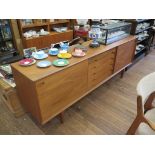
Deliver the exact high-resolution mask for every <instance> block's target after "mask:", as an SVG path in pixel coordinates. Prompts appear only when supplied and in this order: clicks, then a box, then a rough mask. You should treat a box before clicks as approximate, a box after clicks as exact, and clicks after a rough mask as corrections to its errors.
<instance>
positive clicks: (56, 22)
mask: <svg viewBox="0 0 155 155" xmlns="http://www.w3.org/2000/svg"><path fill="white" fill-rule="evenodd" d="M23 21H24V20H18V27H19V30H20V35H21V38H22V42H23V46H24V48H30V47H36V48H37V49H40V48H46V47H50V45H51V44H52V43H58V42H60V41H66V40H72V39H73V30H71V28H70V20H67V19H53V21H52V22H51V20H50V19H40V20H39V22H38V19H30V20H28V24H27V23H26V20H25V23H24V24H23ZM29 21H31V22H30V23H29ZM55 27H57V28H59V27H67V31H65V32H56V31H54V29H53V28H55ZM41 29H44V30H45V31H48V32H49V34H48V35H42V36H39V37H31V38H25V37H24V36H23V33H25V32H27V31H29V30H35V31H36V32H39V31H40V30H41Z"/></svg>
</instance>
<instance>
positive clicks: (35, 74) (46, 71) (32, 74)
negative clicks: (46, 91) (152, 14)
mask: <svg viewBox="0 0 155 155" xmlns="http://www.w3.org/2000/svg"><path fill="white" fill-rule="evenodd" d="M134 39H136V38H135V36H132V35H130V36H129V37H127V38H125V39H122V40H120V41H117V42H115V43H112V44H110V45H106V46H105V45H100V47H97V48H90V47H89V44H90V42H91V41H87V42H85V43H83V45H84V46H86V47H87V48H88V51H87V53H86V56H84V57H81V58H77V57H72V58H70V59H68V60H69V65H68V66H65V67H55V66H50V67H48V68H38V67H37V66H36V64H34V65H32V66H28V67H23V66H20V65H19V62H16V63H12V64H11V67H12V68H13V69H15V70H17V71H18V72H20V73H21V74H23V75H24V76H25V77H27V78H28V79H29V80H31V81H38V80H40V79H42V78H45V77H47V76H49V75H52V74H54V73H56V72H58V71H61V70H64V69H66V68H68V67H71V66H73V65H75V64H78V63H80V62H82V61H84V60H88V59H89V58H91V57H94V56H96V55H98V54H101V53H103V52H106V51H108V50H110V49H113V48H115V47H117V46H120V45H122V44H124V43H126V42H129V41H131V40H134ZM74 47H75V45H74V46H72V47H70V50H69V52H70V53H71V52H72V51H73V49H74ZM56 59H58V58H57V56H48V58H46V59H45V60H49V61H53V60H56ZM37 62H39V60H37Z"/></svg>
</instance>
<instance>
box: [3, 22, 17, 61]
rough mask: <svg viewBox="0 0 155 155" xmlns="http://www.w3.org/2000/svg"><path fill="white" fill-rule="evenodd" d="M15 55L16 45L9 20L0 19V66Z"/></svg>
mask: <svg viewBox="0 0 155 155" xmlns="http://www.w3.org/2000/svg"><path fill="white" fill-rule="evenodd" d="M16 55H17V50H16V44H15V42H14V36H13V32H12V26H11V23H10V20H9V19H0V64H1V63H3V61H5V60H6V59H9V58H12V57H14V56H16Z"/></svg>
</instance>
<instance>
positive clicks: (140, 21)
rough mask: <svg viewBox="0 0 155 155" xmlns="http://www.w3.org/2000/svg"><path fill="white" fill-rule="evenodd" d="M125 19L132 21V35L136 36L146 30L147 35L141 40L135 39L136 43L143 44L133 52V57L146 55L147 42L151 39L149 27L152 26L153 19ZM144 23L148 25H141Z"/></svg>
mask: <svg viewBox="0 0 155 155" xmlns="http://www.w3.org/2000/svg"><path fill="white" fill-rule="evenodd" d="M125 21H127V22H130V23H132V27H131V34H132V35H136V36H137V37H138V35H140V34H143V33H144V31H147V33H148V35H149V36H148V37H144V38H143V39H142V40H138V39H137V45H139V44H142V45H144V48H143V49H141V50H140V51H138V52H137V53H136V54H135V59H137V58H138V57H140V56H141V55H146V54H147V52H148V49H149V42H150V39H151V27H152V26H153V23H154V20H153V19H137V20H135V19H127V20H125ZM145 23H146V24H148V26H146V27H145V26H143V25H144V24H145ZM140 25H141V28H140V29H139V30H137V27H138V26H140Z"/></svg>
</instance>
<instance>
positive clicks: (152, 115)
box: [127, 72, 155, 135]
mask: <svg viewBox="0 0 155 155" xmlns="http://www.w3.org/2000/svg"><path fill="white" fill-rule="evenodd" d="M137 94H138V95H137V116H136V118H135V120H134V121H133V123H132V125H131V127H130V128H129V130H128V131H127V134H128V135H132V134H155V108H154V105H153V100H154V98H155V72H154V73H151V74H149V75H147V76H145V77H144V78H142V79H141V80H140V81H139V83H138V85H137Z"/></svg>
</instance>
